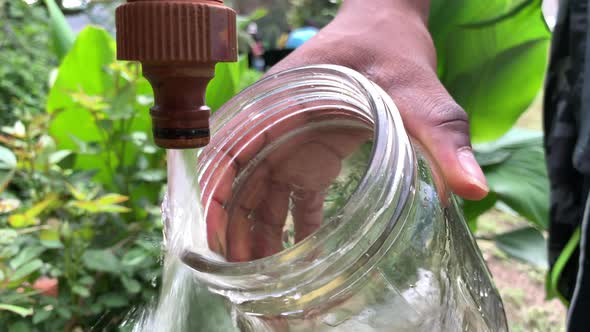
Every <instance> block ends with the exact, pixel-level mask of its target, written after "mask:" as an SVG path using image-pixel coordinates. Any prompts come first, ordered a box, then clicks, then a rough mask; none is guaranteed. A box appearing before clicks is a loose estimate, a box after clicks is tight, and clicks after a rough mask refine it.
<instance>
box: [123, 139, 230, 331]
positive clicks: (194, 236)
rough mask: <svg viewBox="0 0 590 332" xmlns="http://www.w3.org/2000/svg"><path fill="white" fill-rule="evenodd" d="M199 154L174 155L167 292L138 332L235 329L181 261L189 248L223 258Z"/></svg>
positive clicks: (167, 218)
mask: <svg viewBox="0 0 590 332" xmlns="http://www.w3.org/2000/svg"><path fill="white" fill-rule="evenodd" d="M197 155H198V151H196V150H184V151H180V150H169V151H168V193H167V194H166V197H165V199H164V201H163V202H162V220H163V222H164V224H165V225H166V234H165V237H164V246H165V253H164V255H165V256H164V260H163V262H164V263H163V273H162V288H161V291H160V298H159V299H158V301H157V302H156V303H153V304H152V305H151V306H149V307H147V308H144V309H142V310H141V311H140V312H139V313H138V314H137V316H136V317H134V318H133V320H134V322H132V323H131V324H132V325H133V331H134V332H173V331H174V332H182V331H222V332H223V331H235V328H234V324H233V323H232V322H231V319H228V318H229V317H228V315H227V311H226V310H225V308H224V305H223V301H222V300H221V299H220V298H219V297H216V296H214V295H212V294H211V293H209V292H208V291H207V290H206V289H205V288H204V287H202V286H200V285H199V283H198V282H197V280H196V279H195V277H194V275H193V272H192V271H191V269H190V268H188V267H187V266H186V265H185V264H184V263H182V262H181V260H180V258H179V257H180V255H181V254H182V252H183V251H184V250H191V251H194V252H199V253H201V254H203V255H206V256H210V257H215V258H216V259H219V256H217V255H216V254H215V253H213V252H212V251H210V250H209V246H208V245H207V225H206V223H205V220H204V217H203V208H202V206H201V204H200V202H201V197H200V192H199V186H198V183H197V181H198V180H197V178H196V177H195V176H194V172H195V171H196V162H197ZM127 324H129V323H127Z"/></svg>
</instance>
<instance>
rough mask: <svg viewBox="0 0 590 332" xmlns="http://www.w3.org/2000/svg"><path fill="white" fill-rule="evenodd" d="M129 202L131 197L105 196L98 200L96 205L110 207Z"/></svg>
mask: <svg viewBox="0 0 590 332" xmlns="http://www.w3.org/2000/svg"><path fill="white" fill-rule="evenodd" d="M128 200H129V197H127V196H123V195H119V194H106V195H104V196H101V197H99V198H98V199H96V203H97V204H98V205H110V204H117V203H122V202H126V201H128Z"/></svg>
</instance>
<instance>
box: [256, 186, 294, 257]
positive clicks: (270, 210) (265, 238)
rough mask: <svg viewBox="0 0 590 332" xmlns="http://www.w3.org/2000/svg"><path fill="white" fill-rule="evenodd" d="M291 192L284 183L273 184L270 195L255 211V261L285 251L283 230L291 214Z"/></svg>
mask: <svg viewBox="0 0 590 332" xmlns="http://www.w3.org/2000/svg"><path fill="white" fill-rule="evenodd" d="M290 194H291V190H290V189H289V187H288V186H287V185H285V184H282V183H271V184H270V188H269V191H268V194H267V195H266V197H265V199H264V200H263V201H262V202H260V204H259V205H258V207H257V208H256V211H255V216H254V218H255V220H254V228H253V230H252V232H253V256H254V258H255V259H258V258H263V257H267V256H271V255H274V254H276V253H277V252H279V251H281V250H282V249H283V228H284V226H285V221H286V220H287V214H288V212H289V196H290Z"/></svg>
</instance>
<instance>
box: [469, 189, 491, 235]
mask: <svg viewBox="0 0 590 332" xmlns="http://www.w3.org/2000/svg"><path fill="white" fill-rule="evenodd" d="M497 201H498V198H497V197H496V194H494V193H489V194H488V196H486V198H484V199H482V200H481V201H467V200H464V201H463V214H464V215H465V220H466V221H467V224H468V225H469V229H471V231H472V232H473V233H475V232H476V230H477V218H478V217H479V216H480V215H482V214H483V213H484V212H486V211H488V210H489V209H491V208H492V207H494V205H495V204H496V202H497Z"/></svg>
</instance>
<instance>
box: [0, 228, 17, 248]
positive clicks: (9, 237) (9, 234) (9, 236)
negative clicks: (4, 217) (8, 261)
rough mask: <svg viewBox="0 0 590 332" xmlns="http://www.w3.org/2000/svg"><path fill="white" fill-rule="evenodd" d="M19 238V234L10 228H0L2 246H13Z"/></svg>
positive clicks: (0, 243)
mask: <svg viewBox="0 0 590 332" xmlns="http://www.w3.org/2000/svg"><path fill="white" fill-rule="evenodd" d="M17 237H18V232H17V231H15V230H14V229H10V228H0V245H7V244H11V243H13V242H14V240H16V238H17Z"/></svg>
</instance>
